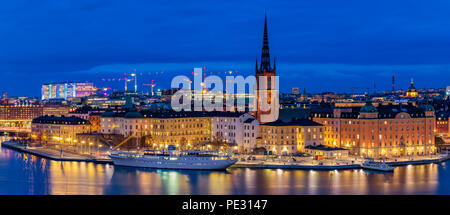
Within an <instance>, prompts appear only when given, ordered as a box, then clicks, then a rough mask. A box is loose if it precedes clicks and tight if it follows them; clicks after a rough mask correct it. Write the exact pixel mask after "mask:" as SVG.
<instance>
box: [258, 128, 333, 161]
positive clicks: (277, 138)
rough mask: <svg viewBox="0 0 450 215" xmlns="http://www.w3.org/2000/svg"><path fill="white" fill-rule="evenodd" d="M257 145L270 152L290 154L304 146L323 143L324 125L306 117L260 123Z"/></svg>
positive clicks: (302, 149) (300, 150)
mask: <svg viewBox="0 0 450 215" xmlns="http://www.w3.org/2000/svg"><path fill="white" fill-rule="evenodd" d="M259 127H260V135H259V136H260V137H261V138H258V140H257V147H258V148H260V147H262V148H265V149H266V150H267V151H271V152H272V154H277V155H290V154H296V153H299V152H305V147H306V146H309V145H312V146H317V145H323V144H324V131H325V127H324V126H323V125H322V124H320V123H317V122H314V121H312V120H308V119H298V120H292V121H289V122H284V121H282V120H277V121H275V122H269V123H264V124H261V125H260V126H259Z"/></svg>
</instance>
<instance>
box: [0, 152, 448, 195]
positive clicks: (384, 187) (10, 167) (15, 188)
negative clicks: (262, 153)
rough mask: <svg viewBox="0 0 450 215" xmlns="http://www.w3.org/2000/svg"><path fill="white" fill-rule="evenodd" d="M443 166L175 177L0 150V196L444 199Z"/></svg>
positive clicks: (255, 171) (174, 172) (252, 171)
mask: <svg viewBox="0 0 450 215" xmlns="http://www.w3.org/2000/svg"><path fill="white" fill-rule="evenodd" d="M447 164H448V163H443V164H430V165H420V166H406V167H398V168H396V169H395V172H394V173H393V174H392V173H379V172H371V171H363V170H344V171H313V170H309V171H300V170H281V169H243V168H231V169H229V170H228V171H212V172H209V171H181V170H155V169H136V168H128V167H114V166H113V165H102V164H93V163H84V162H60V161H51V160H47V159H42V158H38V157H36V156H32V155H27V154H21V153H17V152H15V151H12V150H9V149H4V148H1V149H0V194H57V195H66V194H95V195H98V194H114V195H115V194H170V195H174V194H175V195H176V194H269V195H270V194H333V195H334V194H450V170H449V168H447Z"/></svg>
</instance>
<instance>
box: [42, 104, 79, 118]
mask: <svg viewBox="0 0 450 215" xmlns="http://www.w3.org/2000/svg"><path fill="white" fill-rule="evenodd" d="M71 110H72V107H70V106H69V105H56V104H45V105H44V107H43V111H42V116H52V115H53V116H67V115H68V114H69V111H71Z"/></svg>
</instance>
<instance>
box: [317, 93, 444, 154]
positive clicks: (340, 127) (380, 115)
mask: <svg viewBox="0 0 450 215" xmlns="http://www.w3.org/2000/svg"><path fill="white" fill-rule="evenodd" d="M311 114H312V118H313V120H314V121H316V122H318V123H321V124H323V125H325V134H324V135H325V145H328V146H332V147H341V148H346V149H349V151H350V153H351V154H355V155H362V156H370V157H379V156H404V155H428V154H431V153H435V152H436V147H435V140H434V136H435V120H436V119H435V112H434V109H433V107H432V106H430V105H422V106H420V107H416V106H413V105H411V104H409V105H392V104H391V105H380V106H379V107H378V108H376V107H375V106H373V105H372V103H371V102H370V101H368V102H367V103H366V105H365V106H363V107H361V108H360V109H359V108H334V109H328V110H320V111H315V112H312V113H311Z"/></svg>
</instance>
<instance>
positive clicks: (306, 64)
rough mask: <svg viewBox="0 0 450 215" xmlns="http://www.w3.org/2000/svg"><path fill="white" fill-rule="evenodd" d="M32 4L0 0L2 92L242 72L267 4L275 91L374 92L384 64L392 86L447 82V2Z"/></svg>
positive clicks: (256, 46)
mask: <svg viewBox="0 0 450 215" xmlns="http://www.w3.org/2000/svg"><path fill="white" fill-rule="evenodd" d="M33 4H34V5H30V4H29V2H26V1H14V2H8V3H3V5H2V7H0V20H2V22H0V35H1V36H0V38H1V41H2V44H3V48H2V50H0V75H1V76H2V77H3V78H2V79H1V81H0V86H1V87H0V91H7V92H8V95H9V96H37V97H38V96H40V92H41V85H42V84H44V83H48V82H64V81H89V82H93V83H94V85H95V86H97V87H112V88H115V89H119V90H120V89H122V88H121V87H122V86H123V82H121V81H107V80H108V79H113V78H115V79H117V78H119V77H122V75H123V73H126V72H128V73H129V72H131V71H133V70H134V69H136V72H137V73H138V74H140V73H142V76H141V79H138V80H139V81H140V83H139V88H140V89H142V87H147V88H148V85H146V86H143V84H149V83H150V82H151V80H155V82H156V84H157V86H156V88H169V87H170V81H171V78H172V77H174V76H176V75H180V74H185V75H189V74H190V73H191V72H192V71H193V68H194V67H206V69H207V71H210V72H214V73H221V74H223V73H225V72H226V71H239V72H238V73H235V74H238V75H244V76H246V75H251V74H253V73H254V67H255V65H254V62H255V58H257V57H259V56H260V55H261V45H262V38H261V35H262V32H263V24H264V13H265V11H267V14H268V28H269V38H270V52H271V55H272V56H275V57H276V59H277V74H278V75H279V76H280V85H281V89H280V90H281V92H282V93H288V92H291V89H292V88H293V87H298V88H299V89H301V90H302V89H303V88H306V89H307V92H309V93H310V92H311V93H318V92H325V91H334V92H351V88H355V89H358V88H359V89H358V91H361V92H364V91H367V88H370V91H369V92H373V83H374V81H376V83H377V91H378V92H381V91H389V90H391V76H392V74H393V73H395V74H396V88H397V89H407V88H408V86H409V84H410V79H411V78H414V80H415V86H416V87H417V88H445V87H446V86H448V85H450V77H449V76H448V73H449V70H450V69H449V68H450V49H449V48H448V47H450V39H449V38H450V37H449V36H450V14H448V12H447V10H446V8H448V6H450V3H449V2H446V1H434V2H433V3H432V4H431V3H425V2H423V3H417V2H415V3H410V4H408V7H405V5H404V3H401V2H398V3H395V2H390V1H389V2H388V1H384V3H383V4H382V3H367V2H359V1H354V2H345V3H342V2H334V1H325V2H320V3H319V2H296V1H292V2H273V1H272V2H270V1H246V2H240V1H227V2H220V3H211V2H208V1H196V2H189V3H186V2H179V3H177V4H170V5H169V4H168V3H161V2H159V3H155V2H151V3H150V2H145V1H142V2H134V3H124V2H120V3H119V2H116V1H77V2H64V1H61V2H58V3H55V2H36V3H33ZM174 5H175V6H174ZM67 26H71V27H70V28H67ZM272 60H273V58H272ZM162 71H164V72H162ZM157 73H158V74H157ZM102 79H104V80H102ZM355 92H357V90H355Z"/></svg>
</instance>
